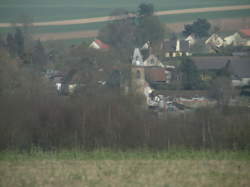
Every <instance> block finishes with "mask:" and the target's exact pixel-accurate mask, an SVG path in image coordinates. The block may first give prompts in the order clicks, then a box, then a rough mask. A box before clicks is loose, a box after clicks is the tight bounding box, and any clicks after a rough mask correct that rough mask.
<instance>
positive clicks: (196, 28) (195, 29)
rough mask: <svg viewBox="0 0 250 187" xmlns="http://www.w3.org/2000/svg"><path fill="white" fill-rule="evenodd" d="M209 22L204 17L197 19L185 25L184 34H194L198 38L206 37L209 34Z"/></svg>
mask: <svg viewBox="0 0 250 187" xmlns="http://www.w3.org/2000/svg"><path fill="white" fill-rule="evenodd" d="M210 27H211V24H210V23H209V22H208V21H207V20H206V19H200V18H199V19H197V20H196V21H194V22H193V23H192V24H189V25H185V28H184V31H183V32H182V33H183V35H184V36H189V35H190V34H194V35H195V36H196V37H198V38H202V37H207V36H208V35H209V29H210Z"/></svg>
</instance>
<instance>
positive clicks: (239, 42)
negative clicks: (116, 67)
mask: <svg viewBox="0 0 250 187" xmlns="http://www.w3.org/2000/svg"><path fill="white" fill-rule="evenodd" d="M198 42H199V43H202V42H203V43H202V46H204V47H203V48H204V49H203V51H202V52H199V53H197V52H196V51H195V50H194V46H196V45H197V43H198ZM200 45H201V44H200ZM249 47H250V29H241V30H239V31H238V32H235V33H233V34H232V35H229V36H225V37H222V36H220V34H219V33H213V34H211V35H210V36H209V37H208V38H205V39H203V40H202V41H201V40H198V41H197V39H196V37H195V36H194V35H189V36H188V37H186V38H184V39H178V38H177V37H173V38H170V39H164V41H162V42H161V43H160V45H159V51H160V52H159V51H158V52H157V53H154V49H153V48H152V46H151V42H150V41H148V42H146V43H145V44H144V45H143V46H141V47H140V48H134V51H133V54H131V66H130V68H131V82H130V83H129V84H128V83H125V84H123V85H122V88H121V89H123V90H124V92H128V90H132V91H133V92H134V93H137V94H139V95H142V96H143V97H144V98H145V104H146V106H147V107H148V108H149V109H151V110H156V111H158V112H174V113H182V112H186V111H192V110H193V109H195V108H199V107H206V106H214V105H216V103H218V102H221V101H219V100H223V99H224V98H220V97H226V96H225V95H226V94H229V95H230V96H229V99H228V101H227V102H229V103H231V104H233V103H235V102H236V101H235V99H236V98H239V97H238V96H240V95H241V94H242V93H243V92H244V94H245V95H249V91H248V90H249V86H250V58H249V57H250V51H249ZM89 48H92V49H94V50H98V51H104V52H105V51H108V50H109V48H110V46H109V45H108V44H105V43H104V42H102V41H101V40H99V39H96V40H94V41H93V42H92V43H91V44H90V45H89ZM225 49H227V50H228V51H225ZM183 59H184V61H186V59H189V61H191V62H192V64H194V66H195V69H194V70H191V71H197V73H198V76H199V77H198V79H199V81H200V82H203V84H204V85H206V84H209V82H210V83H211V81H212V80H213V79H215V78H216V76H218V74H220V73H223V72H224V73H226V74H227V75H226V76H227V77H229V79H230V81H231V84H230V85H229V87H228V85H225V84H227V82H221V83H218V84H220V85H218V86H219V87H220V89H221V90H214V92H218V93H214V95H216V94H217V95H218V96H217V97H213V95H211V93H209V88H208V86H203V87H199V86H198V87H197V88H194V89H193V88H192V89H183V88H180V86H178V84H180V82H181V81H182V79H184V73H183V72H181V71H180V68H179V67H180V63H183V62H182V61H183ZM98 71H99V73H102V71H103V69H102V68H99V70H98ZM187 71H188V70H187ZM190 73H192V72H190ZM46 76H47V78H48V79H50V80H51V81H53V82H54V84H55V85H56V89H57V91H58V93H59V95H63V94H65V93H66V92H67V94H73V93H74V91H75V90H76V89H77V87H79V86H84V85H80V84H79V83H78V84H77V83H76V82H75V83H74V82H71V83H70V84H66V85H65V84H64V82H63V80H64V76H65V74H64V73H62V72H60V71H47V73H46ZM188 76H189V75H188ZM190 76H191V75H190ZM223 76H224V75H223ZM100 78H101V77H100ZM196 79H197V77H196ZM107 81H108V80H105V79H100V80H98V82H97V83H98V84H100V85H101V86H106V84H107ZM193 84H195V83H193ZM223 85H224V86H223ZM65 86H66V87H65ZM231 86H232V87H231ZM243 88H246V89H244V90H243ZM214 89H216V88H214ZM222 89H225V90H222ZM65 90H67V91H66V92H65ZM225 92H228V93H225ZM236 103H237V102H236ZM238 103H239V102H238ZM245 104H247V103H245Z"/></svg>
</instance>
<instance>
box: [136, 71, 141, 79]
mask: <svg viewBox="0 0 250 187" xmlns="http://www.w3.org/2000/svg"><path fill="white" fill-rule="evenodd" d="M136 78H137V79H140V78H141V72H140V71H139V70H137V71H136Z"/></svg>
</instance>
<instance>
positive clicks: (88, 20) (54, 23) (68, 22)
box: [0, 5, 250, 27]
mask: <svg viewBox="0 0 250 187" xmlns="http://www.w3.org/2000/svg"><path fill="white" fill-rule="evenodd" d="M244 9H250V5H239V6H223V7H208V8H193V9H182V10H168V11H158V12H155V15H158V16H162V15H174V14H187V13H199V12H214V11H216V12H218V11H229V10H244ZM112 19H113V20H114V19H120V18H119V17H118V18H117V17H116V18H115V17H113V18H112ZM109 20H111V18H110V17H107V16H106V17H96V18H85V19H74V20H62V21H49V22H36V23H33V25H34V26H59V25H75V24H86V23H95V22H105V21H109ZM11 26H12V24H10V23H0V27H11Z"/></svg>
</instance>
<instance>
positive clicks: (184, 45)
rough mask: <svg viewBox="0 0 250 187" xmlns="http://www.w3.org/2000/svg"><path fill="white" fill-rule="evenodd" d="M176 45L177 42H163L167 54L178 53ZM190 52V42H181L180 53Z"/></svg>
mask: <svg viewBox="0 0 250 187" xmlns="http://www.w3.org/2000/svg"><path fill="white" fill-rule="evenodd" d="M176 43H177V40H165V41H164V42H163V49H164V50H165V51H167V52H175V51H176ZM189 50H190V48H189V43H188V41H185V40H180V51H181V52H188V51H189Z"/></svg>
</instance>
